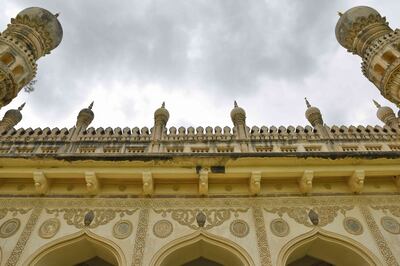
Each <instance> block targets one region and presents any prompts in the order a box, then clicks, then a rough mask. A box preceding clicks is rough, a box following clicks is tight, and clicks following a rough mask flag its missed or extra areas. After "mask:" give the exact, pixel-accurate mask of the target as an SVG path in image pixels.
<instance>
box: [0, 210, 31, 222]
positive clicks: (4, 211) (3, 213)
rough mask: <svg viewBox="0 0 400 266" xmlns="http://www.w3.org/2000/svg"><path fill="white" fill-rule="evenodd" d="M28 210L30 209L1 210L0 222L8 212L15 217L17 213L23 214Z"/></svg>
mask: <svg viewBox="0 0 400 266" xmlns="http://www.w3.org/2000/svg"><path fill="white" fill-rule="evenodd" d="M30 210H31V209H20V208H3V209H0V220H1V219H3V218H4V217H6V215H7V214H8V212H12V215H13V216H16V215H17V214H18V213H19V214H25V213H27V212H28V211H30Z"/></svg>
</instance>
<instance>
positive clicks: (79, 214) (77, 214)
mask: <svg viewBox="0 0 400 266" xmlns="http://www.w3.org/2000/svg"><path fill="white" fill-rule="evenodd" d="M90 211H92V212H93V215H94V217H93V220H92V221H91V222H90V224H89V225H85V215H86V214H87V213H88V212H90ZM135 211H137V209H130V210H128V209H112V208H107V209H103V208H101V209H98V208H96V209H88V208H82V209H81V208H71V209H70V208H62V209H46V212H47V213H48V214H55V215H56V216H59V215H60V214H63V218H64V220H65V221H66V222H67V224H68V225H73V226H75V227H76V228H77V229H82V228H85V227H88V228H91V229H93V228H97V227H98V226H101V225H105V224H107V223H109V222H110V221H112V220H114V219H115V218H116V217H117V214H119V216H120V217H124V216H125V215H132V214H133V213H135Z"/></svg>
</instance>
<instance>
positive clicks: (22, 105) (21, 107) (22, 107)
mask: <svg viewBox="0 0 400 266" xmlns="http://www.w3.org/2000/svg"><path fill="white" fill-rule="evenodd" d="M24 106H25V103H23V104H21V106H20V107H18V110H19V111H22V109H24Z"/></svg>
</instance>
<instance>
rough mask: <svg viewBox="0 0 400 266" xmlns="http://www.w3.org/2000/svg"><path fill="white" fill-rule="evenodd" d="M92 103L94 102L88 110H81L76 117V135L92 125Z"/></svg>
mask: <svg viewBox="0 0 400 266" xmlns="http://www.w3.org/2000/svg"><path fill="white" fill-rule="evenodd" d="M93 103H94V102H92V103H91V104H90V105H89V107H88V108H83V109H82V110H81V111H80V112H79V114H78V116H77V117H76V124H75V127H76V132H77V133H80V132H82V131H84V130H86V129H87V128H88V126H89V125H90V123H92V121H93V119H94V113H93V111H92V108H93Z"/></svg>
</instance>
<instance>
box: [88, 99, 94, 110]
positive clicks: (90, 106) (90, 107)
mask: <svg viewBox="0 0 400 266" xmlns="http://www.w3.org/2000/svg"><path fill="white" fill-rule="evenodd" d="M93 104H94V101H93V102H91V103H90V105H89V107H88V108H89V109H90V110H92V108H93Z"/></svg>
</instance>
